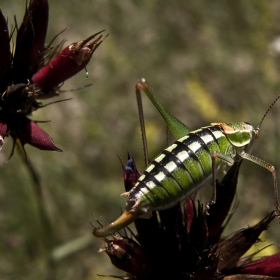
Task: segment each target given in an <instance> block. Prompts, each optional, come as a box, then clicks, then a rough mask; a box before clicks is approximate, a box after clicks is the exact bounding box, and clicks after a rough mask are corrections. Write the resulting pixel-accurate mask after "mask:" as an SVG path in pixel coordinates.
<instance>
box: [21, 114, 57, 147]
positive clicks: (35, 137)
mask: <svg viewBox="0 0 280 280" xmlns="http://www.w3.org/2000/svg"><path fill="white" fill-rule="evenodd" d="M18 137H19V139H20V140H21V142H22V144H23V145H24V144H30V145H32V146H34V147H36V148H38V149H41V150H50V151H58V152H62V150H61V149H59V148H58V147H57V146H56V145H55V144H54V142H53V140H52V138H51V137H50V136H49V135H48V134H47V133H46V132H45V131H44V130H43V129H41V128H40V127H39V125H37V124H36V123H34V122H32V121H30V120H27V119H26V120H25V121H24V122H23V124H22V126H21V129H20V132H19V135H18Z"/></svg>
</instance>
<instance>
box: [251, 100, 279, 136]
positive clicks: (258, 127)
mask: <svg viewBox="0 0 280 280" xmlns="http://www.w3.org/2000/svg"><path fill="white" fill-rule="evenodd" d="M279 98H280V95H278V96H277V98H276V99H275V100H274V101H273V102H272V103H271V105H270V106H269V107H268V109H267V111H266V112H265V114H264V115H263V117H262V119H261V121H260V123H259V125H258V126H257V129H256V130H257V131H259V129H260V126H261V124H262V122H263V120H264V119H265V117H266V115H267V113H268V112H269V111H270V110H271V108H272V107H273V106H274V104H275V103H276V102H277V100H278V99H279Z"/></svg>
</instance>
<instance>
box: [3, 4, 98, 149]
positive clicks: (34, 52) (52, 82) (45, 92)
mask: <svg viewBox="0 0 280 280" xmlns="http://www.w3.org/2000/svg"><path fill="white" fill-rule="evenodd" d="M48 17H49V4H48V0H30V3H29V5H28V7H27V9H26V12H25V15H24V18H23V21H22V24H21V26H20V27H19V29H18V31H17V36H16V43H15V51H14V52H13V53H12V51H11V49H10V42H11V39H12V38H11V36H12V34H13V33H14V31H16V30H12V32H11V35H10V34H9V31H8V26H7V21H6V19H5V17H4V15H3V14H2V11H1V10H0V148H1V147H2V145H3V143H4V138H5V137H6V136H9V135H10V136H11V137H12V138H13V139H14V141H17V140H19V141H20V143H21V145H24V144H30V145H32V146H34V147H36V148H38V149H42V150H52V151H61V149H59V148H58V147H57V146H56V145H55V144H54V142H53V141H52V139H51V138H50V136H49V135H48V134H47V133H46V132H45V131H43V130H42V129H41V128H40V127H39V126H38V124H37V123H36V122H34V121H31V120H30V119H28V117H27V116H29V115H31V114H32V112H33V111H35V110H37V109H39V108H41V107H43V105H42V104H41V103H40V102H38V101H37V99H38V98H42V97H44V98H50V97H52V96H55V95H57V94H59V92H60V91H59V88H60V85H61V83H62V82H64V81H65V80H67V79H68V78H70V77H71V76H73V75H75V74H76V73H78V72H79V71H80V70H82V69H83V68H84V67H85V66H86V65H87V63H88V62H89V60H90V58H91V56H92V54H93V52H94V51H95V50H96V49H97V48H98V46H99V45H100V44H101V43H102V42H103V38H102V35H101V32H102V31H101V32H98V33H96V34H94V35H92V36H90V37H89V38H87V39H85V40H83V41H80V42H77V43H73V44H71V45H69V46H68V47H66V48H64V49H63V50H62V51H61V52H59V53H58V50H59V49H60V48H61V44H59V45H58V46H57V47H55V48H52V47H50V46H48V47H46V46H45V39H46V34H47V26H48ZM46 57H47V58H46Z"/></svg>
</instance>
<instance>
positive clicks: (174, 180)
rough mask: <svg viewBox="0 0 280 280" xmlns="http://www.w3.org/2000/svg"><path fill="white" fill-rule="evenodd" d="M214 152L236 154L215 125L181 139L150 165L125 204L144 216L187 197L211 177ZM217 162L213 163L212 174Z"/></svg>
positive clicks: (218, 163)
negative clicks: (134, 205)
mask: <svg viewBox="0 0 280 280" xmlns="http://www.w3.org/2000/svg"><path fill="white" fill-rule="evenodd" d="M213 152H218V153H221V154H223V155H228V156H232V155H233V154H235V151H234V149H233V147H232V145H231V144H230V142H229V141H228V140H227V138H226V136H225V134H224V133H223V131H222V129H221V127H220V126H218V125H214V126H207V127H203V128H201V129H199V130H196V131H193V132H191V133H189V134H188V135H187V136H185V137H182V138H180V139H179V140H177V141H176V142H175V143H174V144H173V145H171V146H170V147H168V148H167V149H165V150H164V151H163V152H162V153H161V154H160V155H159V156H158V157H157V158H155V159H154V160H153V161H152V163H151V164H150V165H149V166H148V168H147V169H146V170H145V171H144V173H143V175H142V176H141V177H140V178H139V180H138V182H137V183H136V184H135V186H134V188H133V189H132V190H131V191H130V192H129V195H128V198H127V204H128V205H131V206H132V205H133V204H134V203H136V205H137V207H139V208H140V209H142V212H143V214H144V213H145V212H150V211H152V210H162V209H167V208H169V207H171V206H173V205H175V204H177V203H178V202H179V201H181V200H183V199H184V198H186V197H189V196H190V195H192V194H193V193H194V192H196V191H197V190H198V189H199V188H200V187H202V186H203V184H205V183H206V182H207V181H208V180H209V179H210V178H211V177H212V154H213ZM220 161H221V160H220V159H219V158H216V159H215V170H217V168H218V167H219V165H220ZM132 207H133V206H132Z"/></svg>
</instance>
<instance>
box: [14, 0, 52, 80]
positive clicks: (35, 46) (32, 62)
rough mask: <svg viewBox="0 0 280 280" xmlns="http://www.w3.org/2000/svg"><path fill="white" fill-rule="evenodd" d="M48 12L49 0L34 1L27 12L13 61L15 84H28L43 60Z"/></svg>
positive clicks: (18, 36) (20, 29)
mask: <svg viewBox="0 0 280 280" xmlns="http://www.w3.org/2000/svg"><path fill="white" fill-rule="evenodd" d="M48 11H49V6H48V1H47V0H33V1H31V2H30V4H29V6H28V8H27V10H26V12H25V15H24V18H23V22H22V24H21V26H20V28H19V31H18V34H17V40H16V51H15V55H14V61H13V73H14V83H26V82H27V80H28V79H29V78H30V76H32V74H33V73H34V72H35V71H37V67H38V64H39V63H38V61H40V59H42V58H43V57H42V51H43V48H44V43H45V38H46V32H47V26H48V17H49V12H48Z"/></svg>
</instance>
